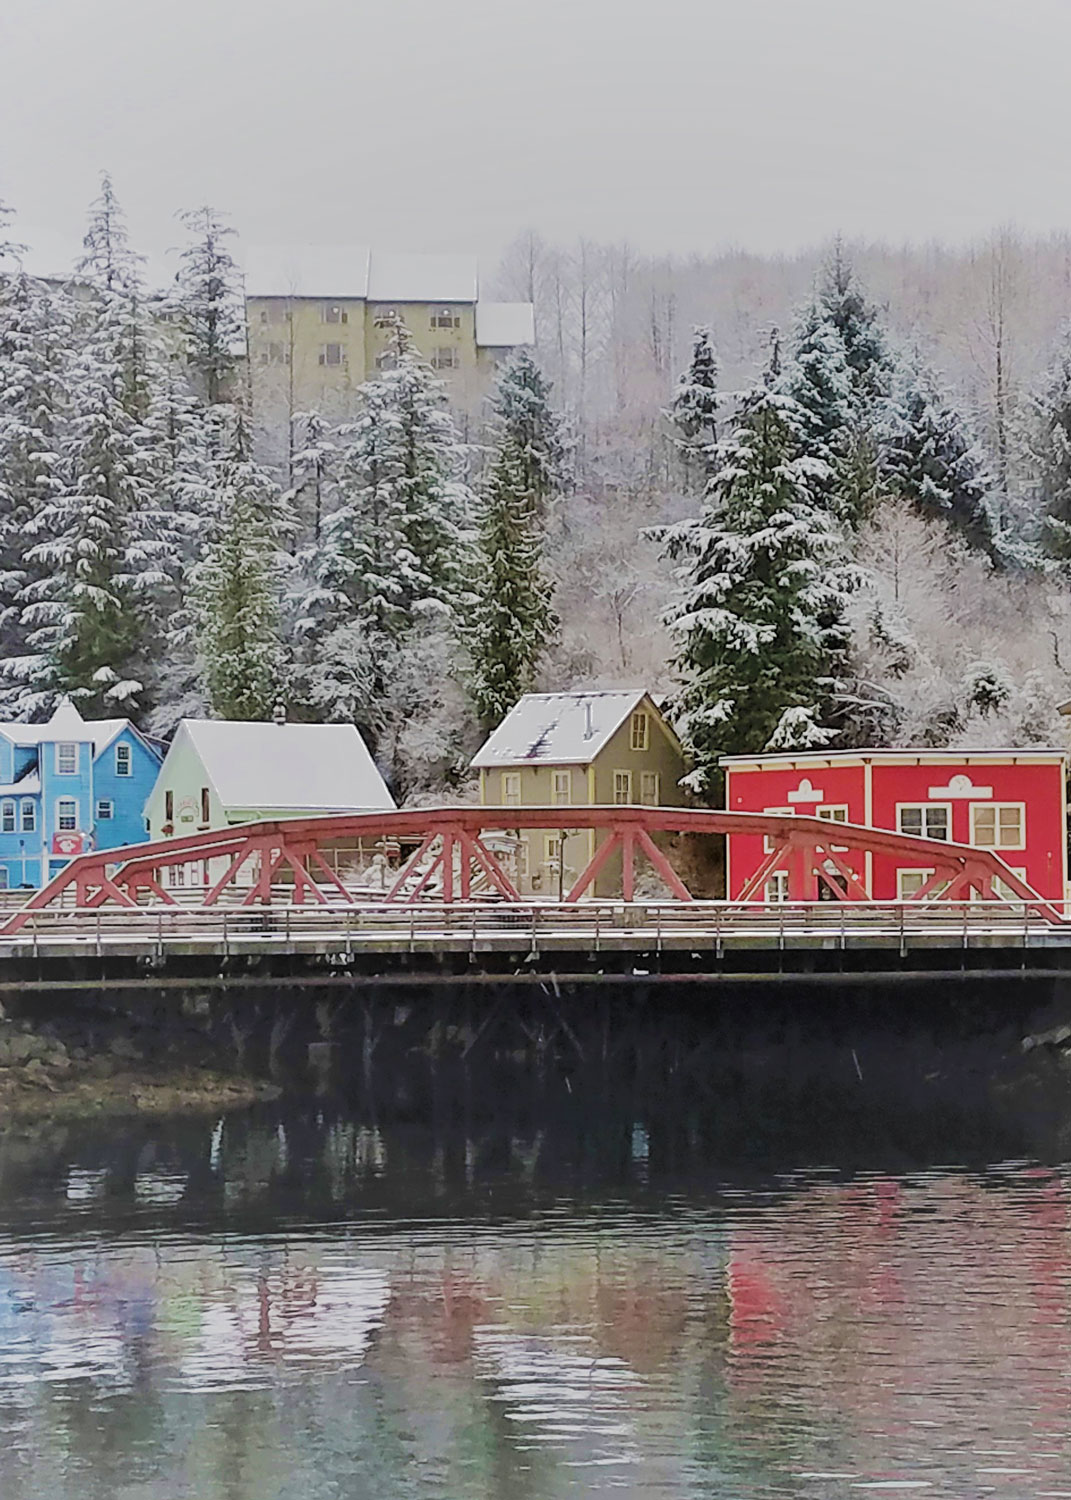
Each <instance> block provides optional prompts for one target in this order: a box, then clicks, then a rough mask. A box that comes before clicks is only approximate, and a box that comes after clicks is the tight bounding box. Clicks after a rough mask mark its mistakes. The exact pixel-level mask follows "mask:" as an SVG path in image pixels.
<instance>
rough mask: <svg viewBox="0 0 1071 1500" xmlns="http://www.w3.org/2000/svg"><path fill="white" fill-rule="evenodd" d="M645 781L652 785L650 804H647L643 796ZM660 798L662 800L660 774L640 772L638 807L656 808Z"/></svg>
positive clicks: (656, 772)
mask: <svg viewBox="0 0 1071 1500" xmlns="http://www.w3.org/2000/svg"><path fill="white" fill-rule="evenodd" d="M645 781H651V782H653V783H654V787H653V796H652V798H651V801H650V802H648V800H647V798H646V796H645V795H644V790H643V783H644V782H645ZM661 798H662V776H661V773H660V772H659V771H641V772H640V806H641V807H658V806H659V805H660V802H661Z"/></svg>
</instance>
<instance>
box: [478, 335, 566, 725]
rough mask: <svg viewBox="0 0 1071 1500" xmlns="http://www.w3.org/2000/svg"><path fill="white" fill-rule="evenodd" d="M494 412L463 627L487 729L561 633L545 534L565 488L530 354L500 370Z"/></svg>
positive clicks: (530, 679)
mask: <svg viewBox="0 0 1071 1500" xmlns="http://www.w3.org/2000/svg"><path fill="white" fill-rule="evenodd" d="M491 408H492V411H493V413H494V426H493V438H494V443H493V453H492V458H491V464H490V469H489V471H488V473H487V475H486V478H485V480H484V483H483V493H482V496H481V501H480V507H479V534H478V539H477V546H476V555H475V572H474V581H473V594H474V601H473V605H472V608H471V609H470V610H469V611H467V612H466V618H465V620H464V621H463V643H464V645H465V646H466V648H467V650H468V652H469V656H470V658H471V661H472V669H473V670H472V696H473V701H474V703H475V707H476V713H477V715H478V717H479V720H480V723H481V725H482V726H483V727H484V728H485V729H487V730H490V729H491V728H493V727H494V725H495V724H497V723H498V722H499V721H500V720H501V719H502V718H504V717H505V715H506V714H507V713H508V712H509V710H510V709H511V708H512V707H513V705H514V704H515V703H516V702H517V699H518V698H520V697H521V695H522V694H524V693H526V692H528V690H529V689H530V688H531V687H532V684H533V683H534V681H535V675H536V668H537V666H538V663H539V659H540V657H541V656H542V655H543V652H544V651H545V650H546V647H547V645H548V643H549V641H550V640H551V638H552V636H553V634H554V631H555V629H556V627H557V623H558V622H557V618H556V616H555V613H554V610H553V607H552V604H551V598H552V593H553V590H552V586H551V584H550V581H549V580H548V579H547V577H546V575H545V573H544V571H543V530H544V525H545V516H546V511H547V505H548V502H549V501H550V499H551V498H552V496H553V495H554V494H556V493H557V492H558V490H559V489H560V486H561V483H562V471H561V454H562V444H561V438H560V435H559V430H558V423H557V419H556V417H555V414H554V412H553V410H552V408H551V405H550V386H549V385H548V383H547V382H546V381H545V380H544V378H543V376H542V374H541V372H540V370H539V367H538V366H537V365H536V364H535V362H534V360H533V359H532V357H531V355H530V354H529V353H528V351H527V350H523V351H521V352H520V353H518V354H516V355H514V357H513V358H512V359H511V360H510V361H509V362H508V363H507V364H506V365H505V366H504V367H503V369H502V371H501V373H500V375H499V377H498V382H497V384H496V387H495V390H494V392H493V394H492V397H491Z"/></svg>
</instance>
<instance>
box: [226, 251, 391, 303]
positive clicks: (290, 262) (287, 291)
mask: <svg viewBox="0 0 1071 1500" xmlns="http://www.w3.org/2000/svg"><path fill="white" fill-rule="evenodd" d="M369 253H370V252H369V250H368V247H367V246H366V245H251V246H250V247H249V248H248V249H247V250H246V252H245V255H244V261H245V293H246V296H247V297H338V298H341V299H348V298H363V297H367V296H368V261H369Z"/></svg>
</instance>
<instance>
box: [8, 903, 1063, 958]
mask: <svg viewBox="0 0 1071 1500" xmlns="http://www.w3.org/2000/svg"><path fill="white" fill-rule="evenodd" d="M975 948H989V949H1020V950H1021V949H1050V950H1051V949H1061V950H1067V952H1068V954H1069V957H1071V925H1068V926H1063V925H1054V924H1053V923H1052V921H1051V920H1049V919H1048V918H1047V917H1045V916H1043V915H1041V914H1040V913H1039V912H1037V911H1035V910H1033V909H1032V908H1031V906H1030V905H1028V904H1026V903H1018V902H1011V903H994V902H986V903H984V904H981V903H976V902H941V903H939V904H938V903H933V904H920V903H918V902H910V901H907V902H889V903H881V902H867V903H862V902H860V903H847V902H836V903H832V902H795V903H782V904H779V905H775V906H763V905H757V904H756V905H749V906H746V907H741V906H739V905H735V906H734V905H730V904H728V903H721V902H699V901H695V902H688V903H683V902H673V903H623V902H620V901H618V902H585V903H581V904H577V905H571V906H568V905H555V904H550V903H546V904H533V905H527V906H515V905H513V906H507V905H487V904H477V903H471V904H467V905H466V904H462V903H456V904H454V905H452V906H443V905H441V904H438V903H427V904H424V905H421V904H414V905H410V906H406V907H399V906H395V905H384V904H382V903H369V904H366V905H326V906H305V907H298V906H283V907H271V908H267V909H263V910H258V909H256V908H250V907H236V908H231V907H224V906H216V907H211V908H207V909H206V908H188V907H183V906H155V905H154V906H147V907H139V908H136V909H119V910H116V909H114V908H108V907H98V908H96V909H93V910H84V909H72V908H67V909H62V908H58V909H57V908H50V909H46V910H43V911H35V912H32V913H29V914H28V916H27V920H26V923H25V925H24V926H23V927H22V928H21V929H20V930H18V931H17V932H15V933H13V934H11V935H9V936H6V937H4V938H2V939H0V959H8V960H11V959H18V958H27V957H33V958H43V959H48V958H57V959H59V958H65V957H71V956H74V955H85V954H95V955H100V956H105V955H109V956H115V957H124V958H135V959H136V958H139V957H161V956H166V955H169V954H170V955H175V956H176V957H177V956H179V955H198V956H203V957H210V956H218V957H220V958H230V957H235V956H239V955H279V956H282V955H295V956H298V955H303V956H320V957H322V958H324V959H327V960H330V959H331V958H332V957H336V956H345V957H349V956H353V955H356V954H364V955H368V956H374V955H377V954H383V955H391V954H394V955H396V954H423V955H445V954H452V955H457V954H468V955H470V956H471V957H473V958H479V957H481V956H483V955H491V954H502V955H508V954H521V955H528V954H544V953H548V954H549V953H555V952H562V953H574V954H600V953H605V954H613V953H621V954H625V953H658V954H667V955H669V954H672V953H675V952H676V953H680V954H688V955H697V954H703V953H713V954H715V955H719V956H720V955H721V954H723V953H726V952H730V951H734V950H747V949H754V950H770V949H773V950H781V951H785V952H805V951H807V950H820V951H829V950H842V951H849V950H850V951H852V952H855V953H858V954H861V955H863V954H865V953H867V952H869V951H873V952H874V953H875V954H878V953H888V952H889V951H890V950H893V951H896V952H898V953H899V954H901V955H906V954H908V953H911V952H915V951H918V950H920V949H927V950H944V951H945V952H950V951H954V950H962V949H975Z"/></svg>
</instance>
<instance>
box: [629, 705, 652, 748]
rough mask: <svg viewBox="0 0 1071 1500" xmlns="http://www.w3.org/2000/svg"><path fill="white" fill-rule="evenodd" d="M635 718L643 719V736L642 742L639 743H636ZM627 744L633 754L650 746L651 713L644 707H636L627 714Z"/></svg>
mask: <svg viewBox="0 0 1071 1500" xmlns="http://www.w3.org/2000/svg"><path fill="white" fill-rule="evenodd" d="M637 719H642V720H643V738H642V743H640V744H639V745H637V744H636V728H637V725H636V720H637ZM628 746H629V749H630V750H631V751H632V752H633V754H635V755H639V754H640V753H641V751H644V750H649V749H650V748H651V715H650V714H649V713H648V712H647V710H646V709H645V708H637V709H635V710H634V711H633V712H632V713H631V714H630V715H629V721H628Z"/></svg>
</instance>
